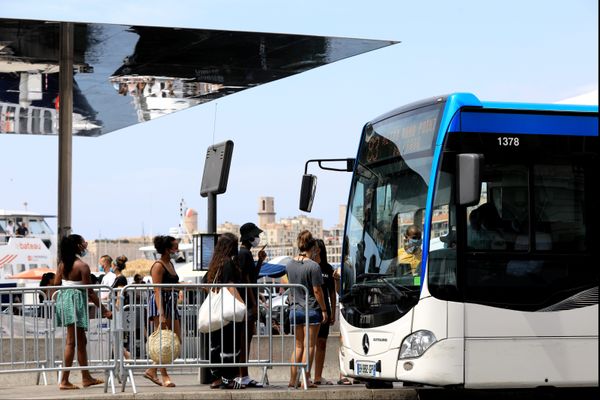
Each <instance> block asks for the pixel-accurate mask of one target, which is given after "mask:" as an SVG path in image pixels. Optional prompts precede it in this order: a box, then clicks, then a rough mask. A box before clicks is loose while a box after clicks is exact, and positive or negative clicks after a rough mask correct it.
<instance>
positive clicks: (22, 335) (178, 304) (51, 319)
mask: <svg viewBox="0 0 600 400" xmlns="http://www.w3.org/2000/svg"><path fill="white" fill-rule="evenodd" d="M228 287H235V288H236V290H237V291H238V292H239V293H240V295H241V297H242V298H243V300H244V302H245V303H246V304H249V303H250V298H251V297H252V295H253V293H256V294H257V295H258V297H259V299H261V300H259V301H258V302H256V305H255V307H253V308H252V307H249V308H247V309H246V310H245V312H244V315H243V321H241V322H238V323H235V324H233V323H231V324H228V325H226V324H225V323H223V324H221V323H219V327H218V328H217V329H216V330H215V331H214V332H212V333H201V332H199V331H198V313H199V310H200V307H201V305H202V303H203V301H205V298H206V297H207V295H208V294H209V293H211V294H210V296H211V298H215V299H216V298H217V297H218V296H223V294H224V292H223V288H228ZM155 288H158V289H159V290H160V292H161V296H165V295H166V296H165V298H168V299H170V300H169V301H168V302H165V305H166V306H167V307H168V308H169V311H168V312H167V314H169V315H176V314H178V315H179V316H180V318H179V319H175V318H171V319H170V321H169V322H170V324H169V326H168V328H169V329H170V330H171V331H178V332H179V333H180V335H179V336H180V340H181V342H180V349H181V352H180V354H179V355H178V356H177V357H169V360H168V362H164V363H158V364H157V363H154V362H153V361H152V360H151V359H150V357H149V354H148V349H147V345H148V338H149V337H150V335H151V333H152V332H153V330H154V328H155V327H154V325H153V323H152V322H153V321H152V319H151V318H150V315H149V311H150V307H149V303H150V299H151V297H152V294H151V293H153V292H154V290H155ZM68 289H75V290H80V291H81V292H82V294H83V296H84V302H85V304H88V317H89V320H88V321H89V322H88V326H87V331H86V336H87V339H86V342H87V343H86V346H85V347H86V350H87V359H88V365H87V366H86V365H79V363H78V362H77V355H76V354H75V356H74V357H73V364H72V365H70V366H67V363H65V348H66V347H67V344H68V341H69V340H70V341H71V343H72V345H73V348H74V349H75V352H76V349H77V348H79V346H80V345H81V340H82V338H81V337H78V335H77V334H75V335H72V334H70V333H69V328H67V327H66V326H62V325H64V324H61V323H59V322H60V321H62V319H64V318H65V316H66V315H68V314H65V310H63V309H62V308H61V310H60V312H58V310H57V308H59V305H58V304H57V299H58V297H59V296H60V293H61V292H63V291H65V290H68ZM88 289H91V290H93V291H94V292H95V293H96V294H97V295H98V297H99V298H101V297H102V296H101V295H102V293H108V294H109V296H108V299H107V300H106V301H103V303H104V304H105V305H106V306H107V307H108V308H109V309H111V310H112V312H113V319H112V321H111V320H108V319H106V318H102V315H101V310H100V309H99V308H97V307H96V306H94V305H93V304H91V303H90V302H89V297H88ZM292 289H297V290H300V291H302V293H304V301H303V308H304V309H305V310H306V309H307V307H308V300H307V299H308V296H307V289H306V288H305V287H304V286H302V285H293V284H254V285H251V284H171V285H168V284H160V285H151V284H144V285H128V286H126V287H124V288H122V289H112V288H110V287H108V286H102V285H79V286H70V287H69V286H49V287H43V288H39V287H18V288H0V374H10V373H23V372H30V373H31V372H33V373H37V374H38V375H37V377H38V379H37V384H39V381H40V377H43V379H44V383H45V384H47V383H48V381H47V376H46V373H47V372H50V371H56V372H57V373H58V379H59V380H60V376H61V374H62V373H64V372H65V371H81V370H90V371H102V372H104V378H105V379H104V392H107V390H108V385H109V384H110V385H111V389H112V393H113V394H114V393H115V379H116V378H118V379H119V380H120V382H121V384H122V389H121V390H122V391H124V390H125V388H126V385H127V382H130V383H131V386H132V389H133V392H134V393H137V389H136V386H135V379H134V372H135V371H139V370H142V369H147V368H172V369H180V370H181V369H185V368H194V369H195V368H198V371H200V369H201V368H209V369H214V368H227V367H233V368H239V367H257V368H260V369H262V378H261V380H262V382H263V383H264V384H269V381H268V373H267V371H268V369H271V368H275V367H288V368H289V367H294V368H296V369H297V370H298V373H297V378H299V379H302V383H303V386H304V388H305V389H306V387H307V381H306V372H307V371H309V364H308V361H304V362H302V361H297V360H298V357H296V356H297V351H298V349H297V348H296V346H295V345H294V343H295V340H296V334H297V330H296V329H294V326H295V323H294V321H289V318H288V309H287V306H286V301H285V299H286V298H287V293H288V292H291V291H292ZM216 290H218V293H215V291H216ZM280 293H281V294H282V295H279V294H280ZM60 307H62V306H60ZM67 313H71V316H72V317H73V320H74V321H75V323H77V321H79V322H83V321H81V320H80V319H81V315H80V314H77V310H76V309H75V307H73V309H72V310H69V311H67ZM59 314H60V315H59ZM78 315H79V316H78ZM78 318H79V319H78ZM211 318H212V315H211V316H209V319H211ZM219 322H220V321H219ZM177 325H178V326H177ZM226 326H229V328H226ZM302 326H304V332H308V331H309V323H308V320H307V321H306V322H305V323H304V324H303V325H302ZM226 329H229V331H230V333H228V334H226V332H225V330H226ZM228 335H229V336H228ZM247 335H248V336H250V337H252V338H253V339H252V344H251V350H252V351H249V349H248V348H247V346H245V345H244V346H242V345H241V343H242V342H244V343H245V342H246V336H247ZM163 339H164V340H166V339H167V338H161V339H160V340H163ZM290 342H291V349H290ZM225 347H232V348H233V349H236V351H237V350H238V349H239V353H240V354H239V355H238V357H236V358H235V359H233V360H224V359H223V358H222V357H221V356H220V355H215V354H214V353H213V354H212V356H211V352H210V349H215V348H221V349H223V348H225ZM308 351H309V343H308V341H307V343H306V347H305V348H304V352H305V354H308ZM290 354H291V355H292V356H293V357H292V358H291V359H290ZM240 355H241V356H240ZM199 376H200V372H199ZM297 384H298V379H297V380H296V385H297Z"/></svg>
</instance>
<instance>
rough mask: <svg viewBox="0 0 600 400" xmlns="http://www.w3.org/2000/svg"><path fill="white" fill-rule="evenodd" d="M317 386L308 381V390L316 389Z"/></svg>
mask: <svg viewBox="0 0 600 400" xmlns="http://www.w3.org/2000/svg"><path fill="white" fill-rule="evenodd" d="M318 387H319V385H316V384H315V383H314V382H312V381H308V389H316V388H318Z"/></svg>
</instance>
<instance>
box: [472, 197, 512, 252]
mask: <svg viewBox="0 0 600 400" xmlns="http://www.w3.org/2000/svg"><path fill="white" fill-rule="evenodd" d="M500 225H501V220H500V215H499V214H498V211H497V210H496V207H494V205H493V204H491V203H483V204H482V205H480V206H479V207H477V208H476V209H474V210H473V211H471V213H470V214H469V227H468V230H467V244H468V246H469V247H470V248H473V249H480V250H484V249H487V250H503V249H505V248H506V242H505V241H504V238H503V235H502V230H501V226H500Z"/></svg>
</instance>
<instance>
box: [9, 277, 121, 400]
mask: <svg viewBox="0 0 600 400" xmlns="http://www.w3.org/2000/svg"><path fill="white" fill-rule="evenodd" d="M69 289H73V290H77V291H79V292H80V293H81V301H82V304H84V307H79V309H77V307H76V306H73V307H71V306H72V305H73V304H72V303H71V302H70V301H66V302H61V305H60V306H58V307H57V304H56V300H57V298H60V297H61V295H62V294H64V293H66V292H65V291H66V290H69ZM88 290H93V291H94V292H95V293H97V295H98V296H100V294H101V293H102V292H109V293H110V295H109V301H108V304H107V307H109V308H114V305H112V303H113V302H114V300H113V299H114V297H115V296H114V294H113V289H111V288H110V287H108V286H102V285H86V286H70V287H69V286H46V287H43V288H40V287H17V288H1V289H0V374H9V373H25V372H29V373H31V372H37V373H38V375H37V382H36V383H37V384H39V380H40V376H42V377H43V379H44V383H45V384H48V379H47V375H46V373H47V372H49V371H56V372H58V380H60V378H61V374H62V373H64V372H65V371H76V370H79V371H81V370H91V371H94V370H100V371H103V372H104V377H105V379H104V391H105V392H106V391H107V388H108V384H109V383H110V384H111V387H112V392H113V393H115V387H114V377H115V368H116V366H117V359H116V357H115V352H114V350H113V347H114V344H113V343H114V339H113V338H114V337H117V335H116V334H115V332H114V331H113V325H111V324H110V323H109V321H108V320H107V319H105V318H102V315H101V312H100V309H98V308H97V307H96V306H95V305H93V304H92V303H90V301H89V295H88ZM82 313H83V314H82ZM63 320H64V321H74V322H75V325H76V326H80V327H81V328H82V329H85V332H86V335H85V336H81V334H80V335H78V334H77V330H76V329H75V328H73V329H72V331H71V332H70V331H69V330H70V328H68V327H67V326H62V325H66V324H60V323H59V321H63ZM82 340H85V341H86V343H85V346H84V347H85V349H86V353H87V361H88V365H87V366H86V365H79V363H78V362H77V360H78V353H77V352H78V351H79V349H80V348H81V346H82V343H81V341H82ZM67 344H68V345H69V346H72V350H73V351H74V357H73V359H74V360H73V365H70V366H68V367H67V366H66V363H65V348H66V347H67ZM81 354H83V353H81Z"/></svg>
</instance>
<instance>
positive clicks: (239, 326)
mask: <svg viewBox="0 0 600 400" xmlns="http://www.w3.org/2000/svg"><path fill="white" fill-rule="evenodd" d="M237 244H238V238H237V236H235V235H234V234H232V233H223V234H222V235H220V236H219V239H218V240H217V244H216V245H215V251H214V253H213V257H212V259H211V260H210V263H209V265H208V272H207V273H206V282H207V283H234V284H236V283H240V282H241V281H242V277H241V271H240V265H239V261H238V257H237V256H238V247H237ZM221 290H229V292H230V293H231V294H233V295H234V296H235V297H236V298H237V299H238V300H240V301H241V302H244V300H243V299H242V297H241V296H240V294H239V292H238V291H237V289H236V288H235V287H228V288H225V289H221ZM213 295H214V294H213ZM244 327H245V323H244V322H237V323H236V322H230V323H229V324H227V325H225V326H224V327H223V329H222V330H221V329H217V330H215V331H213V332H211V333H210V350H211V351H210V360H211V362H214V363H234V362H238V361H239V357H240V347H241V344H242V340H243V338H244V335H243V329H244ZM238 372H239V368H234V367H222V368H214V369H211V373H212V378H213V382H212V384H211V385H210V387H211V389H216V388H221V389H243V388H244V387H245V386H244V385H242V384H241V382H240V380H236V379H235V378H236V377H237V375H238Z"/></svg>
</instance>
